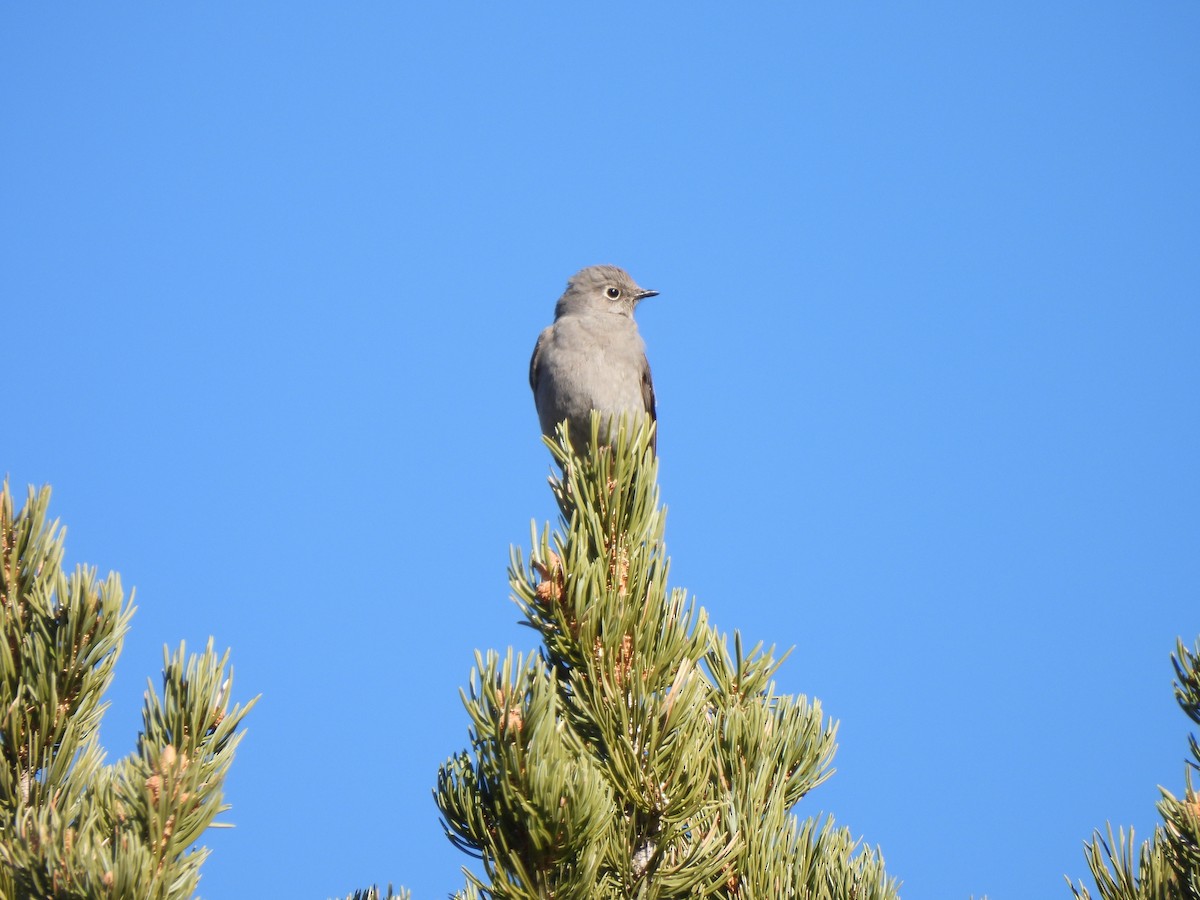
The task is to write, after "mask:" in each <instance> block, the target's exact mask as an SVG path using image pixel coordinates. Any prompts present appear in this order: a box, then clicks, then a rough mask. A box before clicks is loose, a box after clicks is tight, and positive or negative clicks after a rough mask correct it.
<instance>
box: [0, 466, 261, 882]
mask: <svg viewBox="0 0 1200 900" xmlns="http://www.w3.org/2000/svg"><path fill="white" fill-rule="evenodd" d="M49 501H50V490H49V488H43V489H42V490H41V491H39V492H35V491H34V490H33V489H32V488H30V490H29V494H28V499H27V501H26V504H25V507H24V508H23V509H22V510H21V512H20V513H19V514H17V515H15V516H14V514H13V503H12V495H11V493H10V491H9V487H8V484H7V483H5V484H4V487H3V492H2V493H0V897H6V898H34V897H36V898H55V900H66V898H94V897H100V898H102V897H137V898H156V900H157V898H164V900H165V898H186V897H191V896H192V895H193V894H194V893H195V890H196V887H197V883H198V881H199V878H200V866H201V864H202V863H203V862H204V860H205V858H206V856H207V855H208V851H207V850H206V849H205V848H204V847H201V846H196V841H197V840H198V839H199V838H200V837H201V835H202V834H203V832H204V831H205V829H207V828H208V827H210V826H212V825H213V824H214V821H213V820H214V818H215V817H216V816H217V815H218V814H219V813H220V812H222V811H224V810H225V809H227V808H228V807H226V806H224V805H222V784H223V781H224V778H225V774H226V771H227V770H228V768H229V764H230V762H231V761H232V759H233V754H234V749H235V748H236V747H237V744H238V742H239V741H240V740H241V737H242V734H243V732H242V731H240V730H239V725H240V724H241V721H242V719H243V717H244V716H245V715H246V713H247V712H248V711H249V709H250V707H251V706H253V703H254V701H251V702H250V703H249V704H247V705H245V706H239V705H233V706H232V707H231V706H230V702H229V691H230V685H231V679H232V669H231V668H230V667H229V666H228V653H226V654H225V655H224V656H221V657H218V656H217V655H216V653H215V652H214V650H213V645H212V641H211V640H210V641H209V644H208V647H207V648H206V649H205V651H204V652H203V653H201V654H198V655H196V654H193V655H191V656H188V655H186V653H185V649H184V647H183V646H182V645H181V646H180V647H179V649H178V650H177V651H175V652H174V653H171V652H169V651H165V650H164V663H163V676H162V693H161V694H159V693H158V692H156V691H155V690H154V688H153V685H151V686H150V688H149V689H148V690H147V692H146V696H145V704H144V707H143V712H142V717H143V726H142V731H141V733H140V734H139V735H138V739H137V745H136V749H135V750H134V751H133V752H132V753H131V754H129V755H128V756H126V757H124V758H122V759H120V760H118V761H117V762H115V763H113V764H110V765H106V764H105V759H104V752H103V750H102V749H101V747H100V744H99V736H98V729H99V725H100V720H101V716H102V715H103V713H104V709H105V706H106V704H104V703H102V701H101V697H102V695H103V693H104V691H105V689H106V688H107V687H108V685H109V682H110V681H111V679H112V674H113V667H114V665H115V664H116V661H117V657H118V656H119V655H120V652H121V645H122V642H123V640H124V636H125V633H126V630H127V629H128V627H129V622H130V619H131V617H132V615H133V612H134V607H133V603H132V598H131V599H130V601H129V602H125V601H124V595H123V592H122V589H121V581H120V578H119V577H118V576H117V575H116V574H115V573H110V574H109V575H108V577H107V578H105V579H104V580H103V581H101V580H99V579H98V577H97V573H96V570H95V569H94V568H87V567H84V566H79V567H77V568H76V569H75V570H74V571H73V572H72V573H71V574H70V575H68V574H67V573H66V572H64V571H63V568H62V563H63V537H64V532H63V530H62V529H61V528H60V527H59V524H58V522H53V523H51V522H48V520H47V509H48V506H49Z"/></svg>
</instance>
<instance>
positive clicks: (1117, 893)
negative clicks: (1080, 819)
mask: <svg viewBox="0 0 1200 900" xmlns="http://www.w3.org/2000/svg"><path fill="white" fill-rule="evenodd" d="M1171 661H1172V663H1173V665H1174V667H1175V699H1176V700H1177V701H1178V702H1179V706H1180V708H1181V709H1183V711H1184V713H1185V714H1186V715H1187V716H1188V718H1190V719H1191V720H1192V721H1193V722H1194V723H1196V724H1200V639H1198V640H1197V642H1196V646H1195V649H1192V650H1189V649H1188V648H1187V647H1185V646H1184V644H1183V641H1178V642H1177V643H1176V647H1175V654H1174V655H1173V656H1172V659H1171ZM1188 746H1189V749H1190V751H1191V757H1192V758H1191V759H1190V760H1189V761H1188V770H1187V779H1186V780H1187V790H1186V792H1185V794H1184V797H1183V798H1182V799H1180V798H1177V797H1176V796H1175V795H1174V794H1172V793H1171V792H1170V791H1168V790H1166V789H1165V788H1159V790H1160V791H1161V792H1162V799H1161V800H1159V802H1158V811H1159V814H1160V815H1161V816H1162V817H1163V824H1162V825H1160V826H1159V827H1157V828H1155V829H1154V835H1153V836H1152V837H1151V838H1150V839H1149V840H1148V841H1143V842H1142V844H1141V845H1140V847H1139V846H1137V845H1136V844H1135V842H1134V835H1133V830H1132V829H1130V831H1129V833H1128V835H1127V834H1126V833H1125V830H1124V829H1121V830H1119V831H1118V832H1117V834H1116V835H1115V836H1114V835H1113V830H1112V825H1111V824H1110V825H1109V826H1108V829H1107V837H1105V836H1103V835H1101V834H1100V833H1099V832H1097V833H1096V834H1095V836H1094V837H1093V839H1092V840H1091V841H1090V842H1089V843H1088V844H1087V845H1086V847H1085V851H1084V856H1085V858H1086V859H1087V863H1088V868H1089V869H1091V872H1092V877H1093V878H1095V879H1096V888H1097V890H1098V891H1099V892H1100V896H1101V897H1102V898H1103V900H1200V795H1198V794H1197V793H1196V791H1195V789H1194V788H1193V786H1192V773H1193V772H1194V771H1196V770H1197V769H1200V743H1198V742H1197V740H1196V736H1195V735H1194V734H1193V735H1190V736H1189V738H1188ZM1068 884H1070V880H1069V879H1068ZM1071 890H1072V892H1074V894H1075V897H1076V898H1079V900H1090V897H1091V893H1090V892H1089V891H1088V889H1087V888H1086V887H1085V886H1084V885H1083V884H1082V883H1080V884H1079V885H1078V886H1075V885H1071Z"/></svg>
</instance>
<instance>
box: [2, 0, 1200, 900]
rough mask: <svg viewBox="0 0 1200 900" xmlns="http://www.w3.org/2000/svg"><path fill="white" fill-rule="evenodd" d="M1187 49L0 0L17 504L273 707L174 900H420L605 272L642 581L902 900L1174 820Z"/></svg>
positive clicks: (1190, 509)
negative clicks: (638, 411) (481, 674)
mask: <svg viewBox="0 0 1200 900" xmlns="http://www.w3.org/2000/svg"><path fill="white" fill-rule="evenodd" d="M1198 47H1200V6H1197V5H1196V4H1195V3H1190V2H1164V3H1143V4H1128V3H1110V2H1100V3H1084V2H1064V3H1043V2H1024V3H1022V2H1017V3H982V4H962V3H951V2H929V3H922V4H892V3H867V4H828V5H825V6H823V7H818V6H815V5H809V4H800V3H769V4H768V3H763V4H713V3H689V4H682V3H675V4H671V3H662V4H645V5H643V4H638V5H634V4H629V5H622V4H616V5H614V4H605V5H603V7H601V6H600V5H595V4H593V5H590V6H589V7H587V8H585V7H584V6H583V5H582V4H570V5H566V4H555V5H551V4H537V5H534V4H529V5H523V4H474V3H472V4H459V3H444V4H401V3H340V4H321V3H311V2H301V3H273V2H256V3H238V4H234V3H227V2H214V3H204V4H191V5H180V4H169V5H164V4H156V5H149V4H133V3H120V4H74V5H61V4H59V5H54V6H53V7H50V6H47V5H45V4H28V3H9V4H5V5H4V6H3V8H2V9H0V341H2V344H3V348H4V360H5V366H4V389H3V396H4V403H3V410H4V411H3V413H2V414H0V474H3V473H7V475H8V477H9V478H10V481H11V483H12V485H13V488H14V491H15V492H16V493H17V495H18V497H19V498H22V499H23V497H24V492H25V487H26V485H27V484H30V483H33V484H42V483H49V484H51V485H52V486H53V488H54V499H53V505H52V512H53V513H54V514H55V515H57V516H59V517H61V519H62V521H63V522H64V523H65V524H66V525H67V527H68V529H69V533H68V538H67V551H68V561H69V563H70V564H72V565H73V564H74V563H76V562H88V563H90V564H93V565H96V566H98V567H99V568H100V570H101V572H106V571H108V570H110V569H115V570H117V571H119V572H120V573H121V575H122V578H123V581H124V583H125V585H126V586H127V588H128V587H135V588H136V591H137V594H136V599H137V604H138V607H139V612H138V614H137V615H136V617H135V618H134V620H133V628H132V632H131V634H130V636H129V639H128V641H127V644H126V648H125V653H124V655H123V656H122V658H121V661H120V664H119V667H118V675H117V678H116V681H115V683H114V686H113V689H112V691H111V692H110V696H111V701H112V708H111V710H110V712H109V716H108V718H107V719H106V722H105V726H104V730H103V736H104V743H105V745H106V747H107V748H108V750H109V752H110V754H111V755H113V756H117V755H121V754H124V753H126V752H128V751H129V750H130V749H131V748H132V746H133V742H134V738H135V735H136V731H137V727H138V722H139V714H140V704H141V695H142V692H143V690H144V687H145V680H146V678H147V676H153V677H154V679H155V681H156V682H157V679H158V672H159V670H160V668H161V663H162V646H163V644H170V645H172V646H173V647H174V646H176V645H177V644H178V642H179V641H180V640H186V641H187V642H188V644H189V645H190V646H192V647H194V648H196V649H199V648H201V647H202V646H203V643H204V641H205V640H206V639H207V637H208V636H209V635H214V636H215V638H216V641H217V643H218V645H219V646H220V647H226V646H228V647H231V648H232V650H233V662H234V666H235V669H236V679H235V688H234V693H235V697H236V698H237V699H240V700H245V699H247V698H248V697H250V696H252V695H254V694H257V693H261V694H262V695H263V699H262V701H261V703H260V705H259V706H258V707H257V708H256V709H255V710H254V711H253V713H252V714H251V716H250V718H249V719H248V726H249V735H248V737H247V739H246V740H245V742H244V743H243V745H242V748H241V749H240V751H239V755H238V758H237V760H236V761H235V763H234V767H233V771H232V774H231V778H230V780H229V783H228V792H227V793H228V799H229V800H230V802H231V803H232V804H233V809H232V810H231V811H230V812H229V813H227V814H226V816H225V819H226V820H227V821H230V822H233V823H235V824H236V826H237V827H236V828H235V829H232V830H227V831H221V832H216V833H211V834H210V838H209V840H208V844H209V846H211V847H212V848H213V849H214V854H213V856H212V858H211V860H210V861H209V863H208V864H207V865H206V867H205V870H204V871H205V874H204V878H203V881H202V883H201V889H202V893H203V895H204V896H205V897H207V898H210V900H223V898H232V897H248V896H285V895H286V896H295V897H301V896H304V897H326V896H337V895H341V894H344V893H345V892H348V891H350V890H352V889H353V888H355V887H360V886H366V885H368V884H370V883H372V882H382V883H386V882H387V881H389V880H391V881H394V882H396V883H397V884H404V885H407V886H409V887H411V888H413V889H414V890H415V892H416V896H417V897H419V898H426V897H440V896H444V895H445V894H446V893H448V892H450V891H451V890H454V889H456V888H458V887H459V886H461V884H462V877H461V874H460V872H459V866H460V864H461V863H463V862H467V861H468V860H467V858H466V857H463V856H462V855H461V854H459V853H458V852H457V851H455V850H454V849H453V848H452V847H451V846H450V844H449V842H448V841H446V840H445V838H444V836H443V835H442V832H441V828H440V825H439V823H438V817H437V811H436V808H435V806H434V804H433V801H432V798H431V790H432V788H433V786H434V782H435V776H436V772H437V767H438V765H439V764H440V763H441V762H442V761H443V760H444V759H445V758H446V757H447V756H449V755H450V754H452V753H454V752H456V751H457V750H459V749H461V748H462V747H464V746H466V741H467V728H468V721H467V717H466V714H465V712H464V711H463V709H462V707H461V705H460V703H459V699H458V688H459V687H460V686H461V685H464V684H465V683H466V681H467V677H468V673H469V671H470V668H471V664H472V652H473V651H474V650H475V649H476V648H481V649H487V648H498V649H503V648H505V647H507V646H509V645H515V646H517V647H518V648H522V649H525V648H529V647H532V646H533V641H534V636H533V634H532V632H530V631H529V630H527V629H523V628H520V627H518V626H517V625H516V620H517V617H518V612H517V609H516V607H515V606H514V605H513V604H512V603H511V602H510V600H509V599H508V587H507V580H506V574H505V569H506V565H507V560H508V548H509V545H510V544H512V543H517V544H524V543H527V542H528V540H529V523H530V520H531V519H535V520H537V521H538V522H542V521H544V520H546V519H549V518H551V517H552V516H553V515H554V505H553V499H552V497H551V494H550V492H549V491H548V490H547V488H546V485H545V479H546V475H547V473H548V471H549V468H550V460H549V455H548V453H547V452H546V451H545V449H544V448H543V447H542V445H541V443H540V441H539V434H538V427H537V420H536V416H535V414H534V410H533V403H532V398H531V396H530V393H529V387H528V384H527V381H526V376H527V366H528V360H529V355H530V352H531V350H532V348H533V342H534V339H535V338H536V336H537V333H538V331H539V329H541V328H542V327H544V326H545V325H546V324H548V323H549V321H550V319H551V316H552V313H553V306H554V301H555V299H556V298H557V296H558V295H559V293H560V292H561V290H562V288H563V286H564V284H565V281H566V279H567V277H568V276H569V275H571V274H572V273H573V272H574V271H576V270H577V269H579V268H581V267H582V266H584V265H588V264H592V263H598V262H611V263H616V264H619V265H622V266H624V267H625V268H627V269H628V270H629V271H630V272H631V273H632V274H633V276H634V277H635V278H636V279H637V280H638V281H639V282H640V283H641V284H643V285H644V286H646V287H650V288H655V289H657V290H659V291H661V296H659V297H656V298H654V299H653V300H649V301H647V302H646V303H644V304H643V305H642V308H641V309H640V310H639V321H640V326H641V329H642V333H643V335H644V337H645V339H646V342H647V345H648V347H649V353H650V360H651V363H652V365H653V368H654V378H655V384H656V387H657V393H658V409H659V425H660V436H659V450H660V454H661V473H660V474H661V486H662V494H663V499H664V501H665V502H666V503H667V505H668V506H669V508H670V515H669V518H668V522H667V543H668V551H669V552H670V554H671V557H672V582H673V584H674V585H677V586H683V587H686V588H688V589H689V590H690V591H691V592H693V593H694V594H695V595H696V596H697V597H698V599H699V601H700V603H701V604H703V605H704V606H705V607H706V608H707V610H708V611H709V613H710V615H711V618H712V620H713V622H714V624H716V625H717V626H718V627H719V628H720V629H722V630H723V631H726V632H732V630H734V629H739V630H741V631H742V633H743V635H744V636H745V638H746V639H747V640H748V641H749V642H750V643H753V642H755V641H758V640H762V641H765V642H767V643H775V644H777V645H780V646H783V647H787V646H793V645H794V646H795V648H796V650H795V653H794V654H793V656H792V657H791V658H790V660H789V661H788V663H787V664H786V665H785V667H784V669H783V670H782V672H781V673H780V676H779V684H778V687H779V689H780V690H782V691H786V692H799V693H805V694H808V695H809V696H815V697H817V698H819V699H820V700H821V701H822V703H823V704H824V707H825V709H826V711H827V712H828V713H829V714H830V715H831V716H833V717H834V718H836V719H838V720H839V721H840V722H841V728H840V732H839V740H840V750H839V753H838V756H837V759H836V765H837V768H838V772H837V774H836V775H835V776H834V777H833V779H832V780H831V781H829V782H828V783H827V784H825V785H823V786H822V787H820V788H818V789H817V790H816V791H815V792H814V793H813V794H811V795H810V796H809V797H808V798H806V799H805V800H804V801H803V802H802V803H801V805H800V807H799V808H798V812H799V813H800V814H801V815H816V814H818V813H820V812H822V811H828V812H831V813H833V814H834V815H835V817H836V818H837V820H838V822H839V823H841V824H845V825H847V826H849V827H850V828H851V830H852V831H853V832H854V833H855V834H859V835H862V837H863V838H864V840H865V841H867V842H869V843H871V844H877V845H879V846H880V847H881V848H882V851H883V854H884V856H885V858H886V860H887V862H888V868H889V870H890V872H891V873H892V874H894V875H895V876H897V877H899V878H900V879H902V880H903V882H904V888H903V894H904V895H905V896H906V897H908V898H922V897H937V898H941V897H958V898H964V900H965V898H966V897H968V896H969V895H970V894H975V895H976V896H978V895H981V894H984V893H987V894H989V895H990V897H992V898H993V900H1004V898H1026V897H1053V896H1060V897H1062V896H1067V891H1066V887H1065V885H1064V883H1063V875H1064V874H1070V875H1072V876H1075V877H1079V876H1082V875H1083V874H1084V873H1085V871H1086V867H1085V865H1084V860H1083V856H1082V853H1081V847H1082V843H1083V841H1084V840H1085V839H1086V838H1088V837H1089V835H1090V834H1091V831H1092V829H1093V828H1095V827H1098V826H1103V825H1104V823H1105V821H1106V820H1108V819H1111V820H1113V822H1114V823H1116V824H1125V825H1130V824H1132V825H1134V826H1135V827H1136V828H1137V830H1138V831H1139V832H1141V833H1143V834H1148V833H1149V831H1150V829H1151V827H1152V826H1153V824H1154V823H1155V822H1156V821H1157V815H1156V813H1155V810H1154V803H1155V801H1156V799H1157V798H1158V790H1157V785H1159V784H1162V785H1165V786H1167V787H1169V788H1171V789H1173V790H1175V791H1176V792H1178V791H1180V790H1182V787H1183V760H1184V757H1185V754H1186V735H1187V733H1188V724H1189V723H1188V722H1187V720H1186V719H1185V718H1184V716H1183V715H1182V714H1181V713H1180V712H1179V711H1178V709H1177V707H1176V706H1175V703H1174V700H1173V698H1172V694H1171V669H1170V665H1169V661H1168V659H1169V654H1170V652H1171V650H1172V649H1173V647H1174V642H1175V639H1176V637H1177V636H1182V637H1183V638H1184V639H1185V640H1186V641H1187V642H1188V643H1189V644H1190V643H1191V642H1192V641H1193V640H1195V638H1196V636H1197V634H1198V633H1200V603H1198V601H1200V409H1198V397H1200V51H1198V49H1197V48H1198Z"/></svg>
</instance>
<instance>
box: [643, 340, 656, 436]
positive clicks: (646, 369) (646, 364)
mask: <svg viewBox="0 0 1200 900" xmlns="http://www.w3.org/2000/svg"><path fill="white" fill-rule="evenodd" d="M642 402H643V403H645V404H646V412H648V413H650V418H651V419H653V420H654V421H656V422H657V421H658V413H657V412H656V411H655V409H654V379H652V378H651V377H650V361H649V360H648V359H646V357H645V356H643V357H642Z"/></svg>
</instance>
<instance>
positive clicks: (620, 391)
mask: <svg viewBox="0 0 1200 900" xmlns="http://www.w3.org/2000/svg"><path fill="white" fill-rule="evenodd" d="M657 293H658V291H647V290H645V289H643V288H641V287H638V285H637V282H635V281H634V280H633V279H632V278H630V277H629V274H628V273H626V272H625V271H624V270H623V269H618V268H617V267H616V266H590V267H588V268H586V269H583V270H581V271H580V272H578V273H576V274H575V275H574V276H573V277H572V278H571V280H570V281H568V282H567V290H566V292H565V293H563V295H562V297H560V298H559V300H558V305H557V306H556V307H555V308H554V324H553V325H551V326H549V327H548V328H546V330H544V331H543V332H542V333H541V335H540V336H539V337H538V340H537V345H536V346H535V347H534V348H533V358H532V359H531V360H530V361H529V386H530V387H531V388H533V399H534V403H535V404H536V405H537V413H538V421H539V422H540V423H541V426H542V433H543V434H546V435H553V434H554V429H555V426H557V425H558V423H559V422H561V421H563V420H564V419H565V420H567V422H568V423H569V425H568V428H569V430H570V434H571V442H572V443H573V444H574V445H575V448H576V450H577V451H578V452H583V448H584V447H585V446H586V444H587V443H588V441H589V440H590V439H591V433H592V431H591V411H592V410H593V409H596V410H599V411H600V412H601V413H602V414H603V416H604V418H603V420H602V423H601V441H602V442H607V441H610V440H611V439H612V437H615V431H616V417H618V416H620V415H621V414H622V413H625V414H627V415H628V416H629V421H630V424H631V425H632V426H633V427H636V426H637V424H638V417H639V416H642V415H648V416H649V417H650V419H651V420H652V421H653V420H655V419H656V414H655V410H654V383H653V382H652V381H651V379H650V364H649V363H648V362H647V361H646V345H645V344H644V343H643V342H642V338H641V335H639V334H638V330H637V323H635V322H634V321H633V311H634V309H635V308H636V307H637V305H638V303H640V302H641V301H642V300H644V299H646V298H647V297H653V296H655V295H656V294H657Z"/></svg>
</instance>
